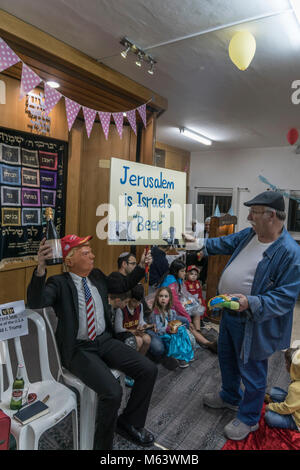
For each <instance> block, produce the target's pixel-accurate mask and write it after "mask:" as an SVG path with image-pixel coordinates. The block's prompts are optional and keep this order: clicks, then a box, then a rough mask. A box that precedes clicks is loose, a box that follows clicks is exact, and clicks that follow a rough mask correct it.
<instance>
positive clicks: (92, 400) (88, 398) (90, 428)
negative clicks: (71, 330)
mask: <svg viewBox="0 0 300 470" xmlns="http://www.w3.org/2000/svg"><path fill="white" fill-rule="evenodd" d="M43 316H44V319H45V322H46V323H47V325H48V327H49V331H50V334H51V337H52V340H53V346H54V349H55V353H56V357H57V363H58V374H57V380H60V379H62V380H63V381H64V383H65V384H66V385H68V386H69V387H74V388H75V389H76V390H77V391H78V394H79V402H80V415H79V449H80V450H91V449H93V444H94V434H95V421H96V413H97V406H98V396H97V393H96V392H94V390H92V389H91V388H89V387H88V386H87V385H85V384H84V383H83V382H82V381H81V380H80V379H79V378H78V377H76V376H75V375H73V374H72V373H71V372H70V371H69V370H67V369H66V368H65V367H63V366H62V365H61V361H60V355H59V351H58V348H57V344H56V338H55V334H54V329H53V326H52V324H51V321H50V315H49V312H48V311H47V308H44V309H43ZM111 373H112V374H113V375H114V377H115V378H116V379H119V380H120V382H121V385H123V389H124V384H123V380H124V374H122V373H121V372H119V371H117V370H115V369H111ZM123 396H124V394H123Z"/></svg>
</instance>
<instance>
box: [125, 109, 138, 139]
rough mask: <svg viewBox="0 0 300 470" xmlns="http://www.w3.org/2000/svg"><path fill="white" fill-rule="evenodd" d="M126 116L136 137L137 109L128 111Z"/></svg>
mask: <svg viewBox="0 0 300 470" xmlns="http://www.w3.org/2000/svg"><path fill="white" fill-rule="evenodd" d="M126 116H127V119H128V121H129V124H130V125H131V128H132V130H133V132H134V133H135V135H136V116H135V109H132V110H130V111H126Z"/></svg>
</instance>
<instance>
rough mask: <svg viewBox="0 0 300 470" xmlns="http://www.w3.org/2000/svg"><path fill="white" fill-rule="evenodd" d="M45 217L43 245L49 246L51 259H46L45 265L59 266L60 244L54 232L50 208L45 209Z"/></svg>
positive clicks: (61, 259)
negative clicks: (44, 239)
mask: <svg viewBox="0 0 300 470" xmlns="http://www.w3.org/2000/svg"><path fill="white" fill-rule="evenodd" d="M45 217H46V220H47V228H46V242H45V244H47V245H49V246H51V248H52V257H50V258H47V259H46V264H48V265H52V264H61V263H62V262H63V258H62V250H61V242H60V238H58V235H57V232H56V228H55V225H54V221H53V210H52V209H51V207H47V208H46V210H45Z"/></svg>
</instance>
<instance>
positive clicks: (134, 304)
mask: <svg viewBox="0 0 300 470" xmlns="http://www.w3.org/2000/svg"><path fill="white" fill-rule="evenodd" d="M143 297H144V288H143V286H142V285H141V284H138V285H136V286H135V287H134V288H133V289H132V290H131V297H130V299H129V301H128V304H127V306H125V307H124V308H122V309H121V308H118V309H117V311H116V316H115V321H114V328H115V333H116V338H117V339H119V340H120V341H123V342H124V343H126V344H127V345H128V346H131V347H133V348H135V349H136V350H137V351H139V352H140V353H141V354H143V355H144V356H145V355H146V354H147V351H148V349H149V347H150V344H151V336H150V334H148V331H149V332H150V329H151V328H153V325H148V324H147V323H146V322H145V321H144V314H143V304H142V300H143ZM146 329H149V330H147V332H146ZM125 384H126V385H127V386H129V387H133V384H134V380H133V379H131V378H130V377H125Z"/></svg>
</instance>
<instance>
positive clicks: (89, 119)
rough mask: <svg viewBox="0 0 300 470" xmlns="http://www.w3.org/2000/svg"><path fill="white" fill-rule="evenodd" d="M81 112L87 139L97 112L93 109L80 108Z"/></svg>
mask: <svg viewBox="0 0 300 470" xmlns="http://www.w3.org/2000/svg"><path fill="white" fill-rule="evenodd" d="M82 110H83V115H84V120H85V127H86V132H87V135H88V137H90V135H91V132H92V128H93V125H94V121H95V117H96V114H97V111H95V110H94V109H90V108H86V107H85V106H82Z"/></svg>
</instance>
